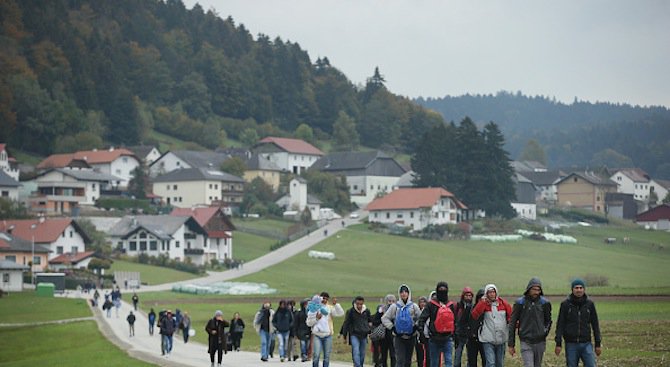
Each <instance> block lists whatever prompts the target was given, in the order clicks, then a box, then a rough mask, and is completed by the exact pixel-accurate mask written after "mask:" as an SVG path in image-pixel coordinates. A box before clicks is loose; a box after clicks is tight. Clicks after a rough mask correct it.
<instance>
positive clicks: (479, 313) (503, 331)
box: [472, 284, 512, 367]
mask: <svg viewBox="0 0 670 367" xmlns="http://www.w3.org/2000/svg"><path fill="white" fill-rule="evenodd" d="M484 292H485V294H484V296H483V297H482V301H480V302H479V303H477V305H476V306H475V308H474V309H473V310H472V318H473V319H475V320H479V319H480V318H482V317H483V320H482V326H481V328H480V329H479V333H478V336H479V341H480V342H481V343H482V348H483V349H484V357H485V358H486V367H503V365H504V363H505V344H506V343H507V340H508V333H509V321H510V318H511V316H512V307H511V306H510V305H509V303H507V301H505V300H504V299H502V298H500V297H499V296H498V287H496V286H495V284H487V285H486V287H484Z"/></svg>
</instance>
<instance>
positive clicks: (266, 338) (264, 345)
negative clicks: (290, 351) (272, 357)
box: [260, 329, 272, 359]
mask: <svg viewBox="0 0 670 367" xmlns="http://www.w3.org/2000/svg"><path fill="white" fill-rule="evenodd" d="M260 335H261V358H262V359H268V354H269V353H270V340H271V339H270V338H272V334H270V332H269V331H267V330H263V329H261V332H260Z"/></svg>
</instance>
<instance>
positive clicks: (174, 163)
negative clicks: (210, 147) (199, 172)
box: [149, 152, 218, 177]
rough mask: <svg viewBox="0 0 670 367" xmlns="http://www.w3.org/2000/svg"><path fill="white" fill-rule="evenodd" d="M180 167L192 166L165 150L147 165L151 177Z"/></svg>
mask: <svg viewBox="0 0 670 367" xmlns="http://www.w3.org/2000/svg"><path fill="white" fill-rule="evenodd" d="M180 168H194V167H191V165H190V164H188V163H187V162H186V161H185V160H183V159H181V158H179V157H178V156H177V155H176V154H174V153H172V152H167V153H165V154H164V155H163V156H162V157H159V158H157V159H156V160H154V162H153V163H152V164H151V167H149V175H150V176H151V177H157V176H160V175H162V174H165V173H168V172H172V171H174V170H176V169H180ZM217 168H218V167H217Z"/></svg>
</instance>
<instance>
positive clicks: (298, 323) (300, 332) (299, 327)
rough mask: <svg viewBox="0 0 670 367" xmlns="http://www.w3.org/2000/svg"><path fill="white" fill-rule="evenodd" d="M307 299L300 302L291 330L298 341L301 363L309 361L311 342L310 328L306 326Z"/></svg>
mask: <svg viewBox="0 0 670 367" xmlns="http://www.w3.org/2000/svg"><path fill="white" fill-rule="evenodd" d="M308 303H309V298H305V299H303V300H302V302H300V310H299V311H298V312H297V313H296V314H295V319H294V320H293V321H294V322H293V330H294V333H295V336H296V337H297V338H298V340H300V358H301V360H302V361H303V362H307V361H308V360H309V350H310V343H311V340H312V328H310V327H309V326H307V304H308Z"/></svg>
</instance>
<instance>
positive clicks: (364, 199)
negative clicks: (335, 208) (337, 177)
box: [346, 176, 399, 206]
mask: <svg viewBox="0 0 670 367" xmlns="http://www.w3.org/2000/svg"><path fill="white" fill-rule="evenodd" d="M346 179H347V186H349V194H350V196H351V201H352V202H354V203H356V204H357V205H358V206H365V205H367V204H368V203H369V202H371V201H372V200H374V199H375V198H376V197H377V195H378V194H387V193H389V192H391V191H393V188H394V187H395V186H396V184H397V183H398V179H399V177H392V176H347V177H346Z"/></svg>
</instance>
